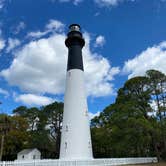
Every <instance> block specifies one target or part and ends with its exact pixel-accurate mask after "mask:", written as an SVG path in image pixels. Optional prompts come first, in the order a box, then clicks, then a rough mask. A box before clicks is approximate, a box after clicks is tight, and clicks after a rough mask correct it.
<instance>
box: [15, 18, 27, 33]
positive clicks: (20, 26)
mask: <svg viewBox="0 0 166 166" xmlns="http://www.w3.org/2000/svg"><path fill="white" fill-rule="evenodd" d="M25 27H26V24H25V23H24V22H23V21H20V22H19V24H18V25H17V26H16V27H15V28H14V31H13V33H14V34H18V33H19V32H20V31H21V30H23V29H25Z"/></svg>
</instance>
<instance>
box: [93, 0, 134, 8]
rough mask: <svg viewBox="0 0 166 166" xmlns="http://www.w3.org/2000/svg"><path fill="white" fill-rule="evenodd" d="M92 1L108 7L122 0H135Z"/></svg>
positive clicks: (132, 0)
mask: <svg viewBox="0 0 166 166" xmlns="http://www.w3.org/2000/svg"><path fill="white" fill-rule="evenodd" d="M94 1H95V2H96V3H97V4H98V5H99V6H101V7H110V6H116V5H118V4H119V3H120V2H123V1H130V2H134V1H135V0H94Z"/></svg>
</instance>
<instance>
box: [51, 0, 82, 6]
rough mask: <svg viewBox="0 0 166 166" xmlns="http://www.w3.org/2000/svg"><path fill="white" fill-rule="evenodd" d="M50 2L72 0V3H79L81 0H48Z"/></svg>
mask: <svg viewBox="0 0 166 166" xmlns="http://www.w3.org/2000/svg"><path fill="white" fill-rule="evenodd" d="M50 1H51V2H56V1H59V2H72V3H73V4H74V5H78V4H79V3H81V2H82V1H83V0H50Z"/></svg>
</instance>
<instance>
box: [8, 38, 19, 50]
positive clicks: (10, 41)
mask: <svg viewBox="0 0 166 166" xmlns="http://www.w3.org/2000/svg"><path fill="white" fill-rule="evenodd" d="M20 44H21V42H20V41H19V40H18V39H12V38H9V39H8V46H7V48H6V52H7V53H8V52H10V51H11V50H13V49H14V48H16V47H17V46H19V45H20Z"/></svg>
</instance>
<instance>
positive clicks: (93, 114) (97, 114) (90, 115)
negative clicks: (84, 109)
mask: <svg viewBox="0 0 166 166" xmlns="http://www.w3.org/2000/svg"><path fill="white" fill-rule="evenodd" d="M99 115H100V111H98V112H95V113H92V112H89V119H90V120H91V119H93V118H94V117H96V116H99Z"/></svg>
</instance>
